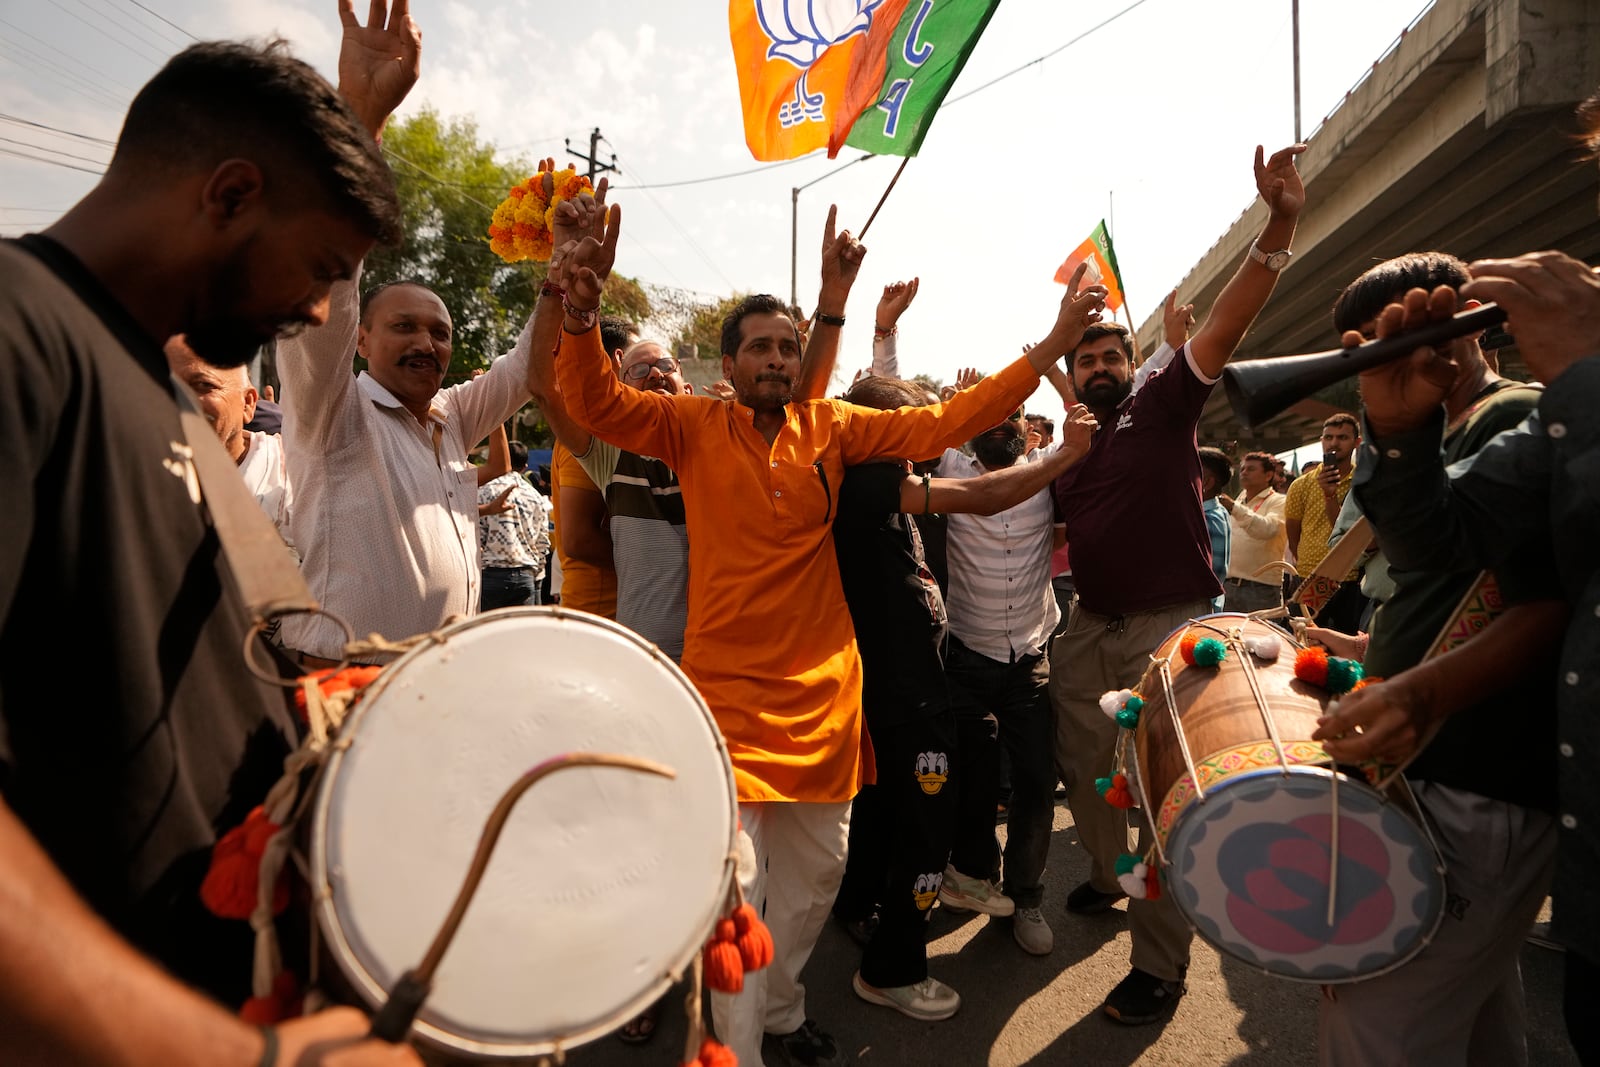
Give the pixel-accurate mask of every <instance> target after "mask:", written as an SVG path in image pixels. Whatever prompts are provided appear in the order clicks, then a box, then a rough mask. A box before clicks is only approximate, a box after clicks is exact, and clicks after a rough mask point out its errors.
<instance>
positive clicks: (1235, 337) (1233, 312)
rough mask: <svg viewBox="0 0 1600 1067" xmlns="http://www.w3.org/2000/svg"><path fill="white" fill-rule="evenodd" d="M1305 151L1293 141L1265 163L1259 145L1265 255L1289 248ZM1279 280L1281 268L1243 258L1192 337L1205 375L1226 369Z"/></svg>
mask: <svg viewBox="0 0 1600 1067" xmlns="http://www.w3.org/2000/svg"><path fill="white" fill-rule="evenodd" d="M1305 150H1306V146H1305V145H1303V144H1297V145H1290V146H1289V147H1288V148H1284V149H1281V150H1279V151H1277V152H1274V153H1273V155H1272V158H1271V159H1269V160H1267V161H1266V162H1264V163H1263V162H1262V150H1261V147H1260V146H1259V145H1258V146H1257V147H1256V162H1255V169H1256V190H1257V191H1258V192H1259V193H1260V194H1261V199H1262V200H1263V201H1264V202H1265V203H1266V205H1267V225H1266V227H1265V228H1264V229H1262V231H1261V233H1260V234H1259V235H1258V236H1257V237H1256V240H1255V248H1257V249H1259V250H1260V251H1261V252H1262V253H1263V254H1270V253H1273V252H1279V251H1287V250H1288V248H1289V243H1290V242H1291V241H1292V240H1293V239H1294V230H1295V224H1296V223H1297V222H1298V221H1299V218H1300V211H1301V209H1302V208H1303V207H1305V202H1306V191H1305V186H1303V185H1302V184H1301V183H1300V172H1299V170H1298V169H1296V167H1295V162H1294V161H1295V157H1296V156H1298V155H1299V154H1300V153H1301V152H1304V151H1305ZM1277 283H1278V272H1277V271H1275V270H1270V269H1268V267H1267V266H1266V265H1265V264H1263V263H1261V262H1259V261H1257V260H1256V259H1255V258H1254V257H1253V256H1246V257H1245V260H1244V262H1243V263H1241V264H1240V265H1239V269H1238V271H1237V272H1236V273H1235V274H1234V276H1233V278H1232V279H1231V280H1229V282H1228V284H1227V285H1225V286H1224V287H1223V289H1222V292H1221V293H1219V294H1218V295H1217V302H1216V303H1215V304H1213V305H1211V313H1210V314H1209V315H1207V316H1206V321H1205V322H1203V323H1202V324H1201V325H1200V329H1199V330H1198V331H1197V332H1196V333H1195V335H1194V337H1193V339H1191V340H1190V342H1189V355H1190V357H1191V358H1192V359H1193V360H1194V364H1195V367H1196V369H1197V370H1198V371H1199V372H1200V373H1201V374H1202V375H1204V376H1205V377H1206V378H1208V379H1215V378H1217V377H1218V376H1220V375H1221V374H1222V368H1223V367H1226V366H1227V365H1228V360H1229V359H1231V358H1233V352H1234V349H1236V348H1238V347H1239V342H1240V341H1241V340H1243V338H1244V335H1245V331H1246V330H1248V329H1250V324H1251V323H1252V322H1254V321H1255V319H1256V316H1257V315H1258V314H1260V313H1261V309H1262V308H1263V307H1265V306H1266V303H1267V298H1268V297H1269V296H1271V295H1272V289H1273V287H1274V286H1275V285H1277Z"/></svg>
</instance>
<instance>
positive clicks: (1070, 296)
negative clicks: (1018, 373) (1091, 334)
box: [1048, 260, 1107, 363]
mask: <svg viewBox="0 0 1600 1067" xmlns="http://www.w3.org/2000/svg"><path fill="white" fill-rule="evenodd" d="M1088 267H1089V264H1088V261H1087V260H1086V261H1084V262H1082V263H1079V264H1078V269H1077V270H1075V271H1073V272H1072V280H1071V281H1069V282H1068V283H1067V295H1066V296H1064V297H1062V298H1061V306H1060V308H1058V309H1057V311H1056V321H1055V325H1053V326H1052V327H1050V335H1049V338H1048V340H1049V342H1050V344H1049V351H1050V353H1051V360H1050V362H1052V363H1053V362H1055V360H1056V359H1058V358H1060V357H1061V356H1063V355H1065V354H1067V353H1068V352H1071V351H1072V350H1073V349H1074V348H1076V347H1078V342H1079V341H1081V340H1083V331H1084V330H1087V329H1088V328H1089V327H1090V326H1092V325H1093V324H1095V323H1097V322H1099V321H1100V313H1101V312H1103V311H1104V310H1105V307H1106V294H1107V289H1106V287H1105V286H1103V285H1090V286H1087V287H1085V288H1084V289H1083V290H1082V291H1079V289H1078V286H1079V285H1081V284H1082V283H1083V274H1084V271H1085V270H1087V269H1088Z"/></svg>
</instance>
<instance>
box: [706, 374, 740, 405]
mask: <svg viewBox="0 0 1600 1067" xmlns="http://www.w3.org/2000/svg"><path fill="white" fill-rule="evenodd" d="M706 395H707V396H710V397H714V398H715V399H717V400H732V399H733V398H734V397H736V396H737V395H738V394H737V393H735V392H734V390H733V383H732V382H730V381H728V379H726V378H722V379H719V380H718V381H714V382H712V383H711V384H710V385H708V386H706Z"/></svg>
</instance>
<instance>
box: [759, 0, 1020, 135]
mask: <svg viewBox="0 0 1600 1067" xmlns="http://www.w3.org/2000/svg"><path fill="white" fill-rule="evenodd" d="M999 6H1000V0H729V3H728V30H729V35H730V36H731V37H732V39H733V58H734V64H735V66H737V68H738V71H739V96H740V98H741V100H742V102H743V105H744V135H745V141H746V143H748V144H749V146H750V153H751V154H752V155H753V156H755V157H756V158H757V159H762V160H770V159H792V158H794V157H795V156H802V155H805V154H806V153H807V152H811V151H814V150H816V149H818V148H824V147H826V148H827V150H828V155H829V157H830V158H831V157H833V156H836V155H838V154H839V149H840V148H842V147H843V146H844V145H846V144H848V145H850V146H851V147H853V148H860V149H862V150H863V151H867V152H873V153H876V154H878V155H894V156H914V155H916V154H917V150H918V149H919V148H921V147H922V139H923V138H924V137H926V136H927V133H928V127H929V125H930V124H931V123H932V121H933V113H934V112H935V111H937V110H938V109H939V105H940V104H941V103H943V102H944V98H945V94H946V93H948V92H949V91H950V86H951V85H953V84H954V83H955V80H956V75H957V74H959V73H960V72H961V68H962V66H963V65H965V64H966V62H967V57H968V56H969V55H971V54H972V49H973V46H974V45H976V44H977V43H978V37H979V35H981V34H982V33H983V29H984V27H985V26H987V25H988V24H989V17H990V16H991V15H993V14H994V10H995V8H997V7H999Z"/></svg>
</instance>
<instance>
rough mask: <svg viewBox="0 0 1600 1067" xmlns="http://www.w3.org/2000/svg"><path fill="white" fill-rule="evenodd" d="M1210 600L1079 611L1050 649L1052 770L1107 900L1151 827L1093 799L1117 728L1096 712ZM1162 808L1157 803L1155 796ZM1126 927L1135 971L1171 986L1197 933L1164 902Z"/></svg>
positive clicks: (1141, 908) (1134, 914)
mask: <svg viewBox="0 0 1600 1067" xmlns="http://www.w3.org/2000/svg"><path fill="white" fill-rule="evenodd" d="M1210 611H1211V604H1210V601H1207V600H1196V601H1193V602H1192V603H1185V604H1176V605H1174V606H1172V607H1170V608H1159V609H1157V610H1155V611H1146V612H1140V613H1138V614H1135V615H1124V616H1108V615H1100V614H1097V613H1096V612H1093V611H1089V610H1088V609H1086V608H1085V607H1083V605H1082V604H1080V605H1079V606H1078V610H1077V611H1075V612H1073V615H1072V622H1071V624H1069V625H1068V626H1067V629H1066V631H1065V632H1064V633H1062V634H1061V636H1060V637H1057V638H1056V640H1055V643H1054V645H1052V647H1051V649H1050V699H1051V702H1052V703H1054V705H1055V708H1056V765H1057V766H1058V767H1059V768H1060V770H1061V780H1062V781H1063V782H1065V783H1066V785H1067V803H1068V805H1070V806H1071V808H1072V821H1073V824H1074V825H1075V826H1076V827H1077V829H1078V837H1079V839H1080V840H1081V841H1082V842H1083V846H1084V848H1085V849H1087V850H1088V852H1089V861H1090V867H1089V881H1090V882H1091V883H1092V884H1093V885H1094V887H1095V888H1096V889H1098V890H1100V891H1101V892H1104V893H1116V892H1120V891H1121V887H1120V886H1119V885H1117V875H1116V862H1117V856H1118V855H1119V854H1121V853H1123V852H1126V851H1129V849H1128V830H1129V828H1130V826H1129V824H1130V823H1132V824H1133V825H1134V827H1135V828H1137V830H1138V831H1139V834H1138V844H1137V845H1136V846H1135V848H1134V849H1133V851H1135V852H1138V853H1140V854H1142V853H1143V852H1144V851H1145V849H1146V848H1148V847H1149V845H1150V844H1151V841H1152V839H1151V837H1150V828H1149V826H1148V825H1147V824H1146V822H1145V819H1144V815H1143V813H1142V812H1140V811H1139V810H1138V809H1133V810H1132V811H1129V812H1126V813H1124V812H1123V811H1121V810H1119V809H1117V808H1113V807H1112V806H1111V805H1109V804H1107V803H1106V802H1105V801H1104V800H1103V799H1101V797H1100V795H1099V794H1098V793H1096V792H1095V788H1094V780H1095V779H1096V778H1101V777H1104V776H1106V775H1109V774H1110V773H1111V767H1112V761H1113V758H1114V750H1115V748H1116V742H1117V724H1116V722H1115V721H1114V720H1112V719H1110V718H1107V716H1106V714H1105V713H1104V712H1103V711H1101V710H1100V697H1101V695H1102V694H1104V693H1106V692H1107V691H1109V690H1113V689H1125V688H1133V687H1134V686H1135V685H1137V684H1138V681H1139V676H1140V675H1142V674H1143V673H1144V669H1145V668H1146V667H1148V666H1149V665H1150V653H1151V652H1154V651H1155V648H1156V646H1157V645H1159V644H1160V643H1161V642H1162V641H1163V640H1165V639H1166V637H1167V635H1168V634H1170V633H1172V631H1173V630H1176V629H1177V628H1178V627H1179V626H1182V625H1183V624H1184V623H1186V622H1188V621H1189V620H1190V619H1192V618H1195V617H1197V616H1199V615H1206V614H1210ZM1151 803H1153V804H1159V803H1160V798H1157V797H1152V798H1151ZM1128 927H1129V931H1130V933H1131V934H1132V936H1133V959H1132V963H1133V966H1134V967H1137V968H1138V969H1139V970H1141V971H1145V972H1147V973H1149V974H1153V975H1155V976H1156V977H1157V978H1160V979H1162V980H1163V981H1168V982H1175V981H1178V980H1179V979H1180V977H1181V976H1182V972H1183V969H1184V968H1185V967H1187V966H1188V965H1189V943H1190V941H1192V940H1193V939H1194V933H1193V931H1192V930H1190V928H1189V924H1188V922H1186V921H1185V920H1184V918H1183V915H1182V913H1181V912H1179V911H1178V909H1177V906H1176V905H1174V904H1173V903H1172V900H1171V898H1170V897H1169V896H1166V895H1163V896H1162V897H1161V898H1160V899H1158V900H1130V901H1129V902H1128Z"/></svg>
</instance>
